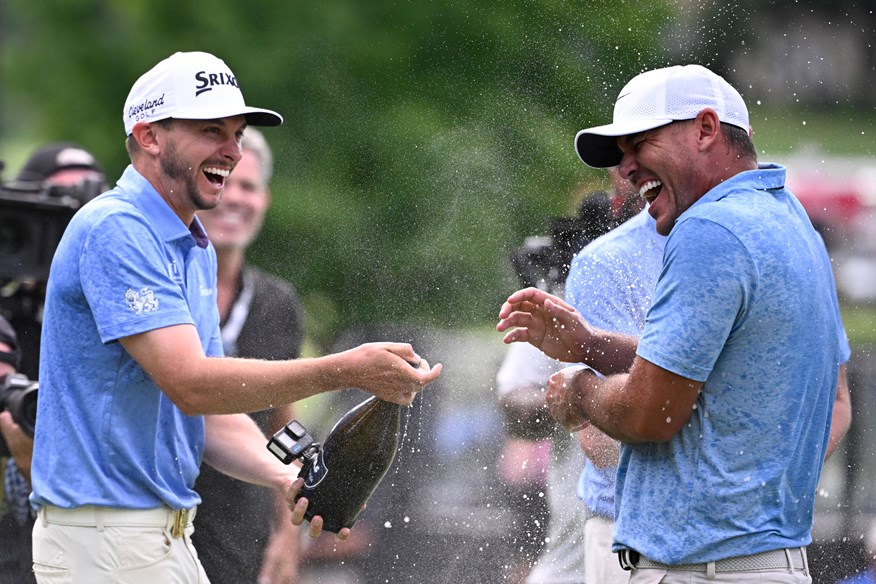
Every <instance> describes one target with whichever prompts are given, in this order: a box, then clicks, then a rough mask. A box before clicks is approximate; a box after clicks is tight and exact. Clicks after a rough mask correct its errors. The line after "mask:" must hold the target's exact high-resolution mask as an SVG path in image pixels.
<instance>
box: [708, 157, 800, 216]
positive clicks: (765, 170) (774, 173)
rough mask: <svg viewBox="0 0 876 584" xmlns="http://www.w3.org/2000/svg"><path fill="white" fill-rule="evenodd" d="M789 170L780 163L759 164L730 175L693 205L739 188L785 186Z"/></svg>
mask: <svg viewBox="0 0 876 584" xmlns="http://www.w3.org/2000/svg"><path fill="white" fill-rule="evenodd" d="M786 174H787V171H786V169H785V167H784V166H781V165H779V164H772V163H767V164H759V165H758V167H757V168H756V169H754V170H746V171H744V172H740V173H739V174H737V175H734V176H732V177H730V178H729V179H727V180H725V181H724V182H722V183H721V184H719V185H717V186H715V187H714V188H712V190H710V191H709V192H707V193H706V194H705V195H703V196H702V197H700V199H699V200H698V201H697V202H695V203H694V204H693V205H691V207H695V206H696V205H699V204H700V203H712V202H714V201H718V200H720V199H723V198H724V197H726V196H727V195H728V194H730V193H731V192H732V191H735V190H737V189H752V190H757V191H766V190H771V189H781V188H784V187H785V175H786Z"/></svg>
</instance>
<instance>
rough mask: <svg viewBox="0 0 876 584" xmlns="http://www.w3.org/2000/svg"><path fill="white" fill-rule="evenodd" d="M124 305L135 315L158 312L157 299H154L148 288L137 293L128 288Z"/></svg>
mask: <svg viewBox="0 0 876 584" xmlns="http://www.w3.org/2000/svg"><path fill="white" fill-rule="evenodd" d="M125 303H127V305H128V307H129V308H130V309H131V310H133V311H134V313H135V314H143V313H144V312H155V311H156V310H158V298H156V297H155V294H154V293H153V292H152V290H150V289H149V287H148V286H146V287H144V288H141V289H140V291H139V292H138V291H136V290H134V289H132V288H128V290H127V291H126V292H125Z"/></svg>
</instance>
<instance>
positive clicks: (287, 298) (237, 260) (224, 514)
mask: <svg viewBox="0 0 876 584" xmlns="http://www.w3.org/2000/svg"><path fill="white" fill-rule="evenodd" d="M241 148H242V150H243V155H242V157H241V159H240V162H238V163H237V166H235V167H234V170H233V171H232V172H231V175H230V176H229V177H228V179H227V180H226V183H225V191H224V193H223V194H222V202H221V203H219V205H218V206H216V207H215V208H213V209H210V210H209V211H199V212H198V217H199V218H200V220H201V223H202V224H203V225H204V229H205V230H206V231H207V235H208V236H209V238H210V241H212V242H213V246H214V247H215V248H216V257H217V263H218V300H217V301H218V304H219V316H220V319H221V320H220V327H221V333H222V343H223V345H224V348H225V355H226V356H229V357H250V358H256V359H269V360H276V359H294V358H297V357H298V356H299V353H300V349H301V340H302V326H301V323H302V315H301V307H300V301H299V299H298V296H297V295H296V293H295V290H294V289H293V288H292V286H291V285H290V284H289V283H288V282H285V281H283V280H280V279H279V278H277V277H276V276H273V275H271V274H268V273H266V272H264V271H262V270H260V269H259V268H256V267H254V266H251V265H248V264H247V263H246V250H247V249H248V248H249V245H250V244H251V243H252V242H253V241H254V240H255V238H256V237H257V236H258V234H259V232H260V231H261V228H262V224H263V222H264V219H265V213H266V212H267V210H268V206H269V205H270V202H271V192H270V189H269V186H268V185H269V183H270V180H271V175H272V174H273V156H272V153H271V149H270V146H269V145H268V143H267V141H266V140H265V137H264V135H263V134H262V133H261V132H259V131H258V130H256V129H255V128H252V127H248V128H247V129H246V131H245V132H244V134H243V140H242V141H241ZM250 416H251V417H252V418H253V419H254V420H255V421H256V423H258V425H259V427H260V428H261V429H262V431H263V432H265V433H266V435H267V436H271V435H273V434H274V432H276V431H277V430H279V429H280V428H282V427H283V426H284V425H285V424H286V423H287V422H288V421H289V420H291V419H293V418H294V417H295V410H294V407H293V406H292V404H285V405H283V406H281V407H278V408H275V409H272V410H262V411H260V412H254V413H252V414H250ZM266 441H267V439H266ZM195 488H196V489H197V490H198V492H199V493H200V494H201V497H202V499H203V502H202V503H201V505H200V506H199V507H198V528H197V529H196V530H195V534H194V536H193V538H192V539H193V541H194V542H195V546H196V547H197V549H198V555H199V557H200V558H201V563H202V564H203V566H204V570H205V571H206V572H207V575H208V576H209V577H210V581H211V582H212V584H222V583H223V582H227V583H228V584H255V583H256V582H258V583H260V584H261V583H266V582H267V583H273V584H279V583H287V582H288V583H291V582H295V578H296V574H297V571H298V528H297V527H295V526H294V525H292V523H291V521H290V519H289V511H288V508H287V506H286V505H285V503H284V502H283V500H282V498H281V497H280V496H279V494H276V493H274V492H273V491H272V490H271V489H267V488H265V487H260V486H257V485H252V484H249V483H245V482H243V481H239V480H237V479H233V478H231V477H229V476H227V475H224V474H222V473H220V472H219V471H217V470H215V469H214V468H212V467H211V466H209V465H202V466H201V474H200V475H199V476H198V480H197V482H196V484H195Z"/></svg>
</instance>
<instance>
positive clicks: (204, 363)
mask: <svg viewBox="0 0 876 584" xmlns="http://www.w3.org/2000/svg"><path fill="white" fill-rule="evenodd" d="M333 361H338V357H337V356H336V355H330V356H327V357H319V358H314V359H296V360H292V361H264V360H258V359H238V358H230V357H222V358H209V357H204V358H202V359H200V360H198V361H197V362H196V363H195V364H194V366H193V367H192V368H191V369H190V370H189V371H188V372H187V373H186V375H185V378H184V379H177V380H170V381H168V382H167V383H164V384H161V385H162V388H163V389H166V388H168V387H173V388H179V389H180V390H182V388H185V389H184V391H178V395H179V398H178V399H179V400H180V401H177V399H175V400H174V401H175V402H177V405H179V406H180V408H181V409H183V410H184V411H186V410H188V411H186V413H189V414H201V415H205V414H228V413H236V412H241V411H243V412H254V411H259V410H262V409H265V408H267V407H275V406H279V405H282V404H288V403H291V402H295V401H298V400H301V399H305V398H307V397H311V396H313V395H316V394H319V393H323V392H326V391H331V390H334V389H338V388H339V387H341V386H342V385H343V382H342V378H343V373H344V369H345V368H344V367H343V364H342V363H340V362H338V363H337V364H333ZM180 402H182V403H180ZM287 421H288V420H287Z"/></svg>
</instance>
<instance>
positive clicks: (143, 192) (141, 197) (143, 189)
mask: <svg viewBox="0 0 876 584" xmlns="http://www.w3.org/2000/svg"><path fill="white" fill-rule="evenodd" d="M118 187H119V188H120V189H121V190H123V191H125V192H127V193H128V194H130V195H134V196H132V197H131V200H132V201H133V203H134V205H135V206H136V207H137V208H138V209H140V210H141V211H142V212H143V214H144V215H146V216H147V217H149V219H151V220H152V223H153V224H154V225H155V227H156V229H158V232H159V233H161V236H162V237H163V238H164V240H165V241H176V240H178V239H183V238H186V237H188V238H191V239H192V240H194V242H195V244H196V245H197V246H198V247H201V248H205V247H207V244H208V243H209V239H208V238H207V233H206V231H204V227H203V226H202V225H201V222H200V221H199V220H198V218H197V217H195V219H194V220H193V221H192V224H191V225H189V226H186V224H185V223H183V222H182V219H180V218H179V216H178V215H177V214H176V213H175V212H174V211H173V209H171V207H170V205H168V204H167V201H165V200H164V199H163V198H161V195H159V194H158V191H156V190H155V187H153V186H152V183H150V182H149V181H148V180H146V178H145V177H144V176H143V175H142V174H140V173H139V172H138V171H137V170H136V169H135V168H134V166H133V165H128V167H127V168H126V169H125V172H124V173H123V174H122V177H121V178H120V179H119V181H118Z"/></svg>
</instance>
